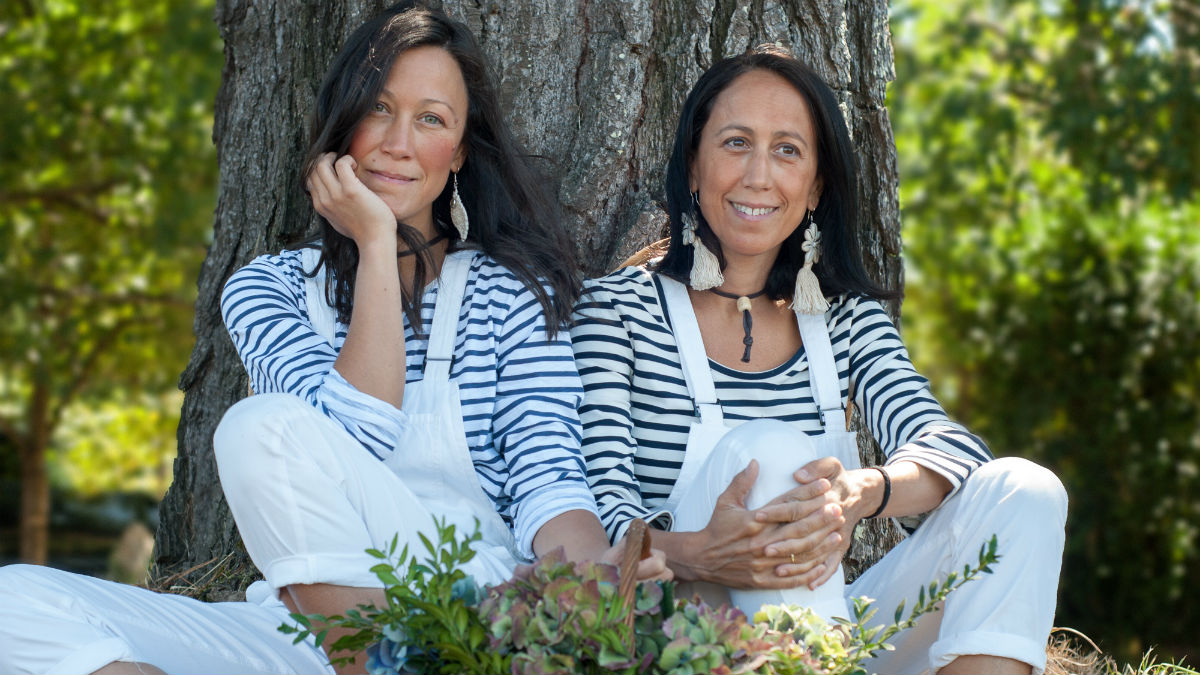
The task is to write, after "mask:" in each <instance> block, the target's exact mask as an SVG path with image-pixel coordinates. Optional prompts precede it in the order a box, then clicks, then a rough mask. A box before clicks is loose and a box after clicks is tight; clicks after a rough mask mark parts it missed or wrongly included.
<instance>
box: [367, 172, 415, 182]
mask: <svg viewBox="0 0 1200 675" xmlns="http://www.w3.org/2000/svg"><path fill="white" fill-rule="evenodd" d="M370 174H371V175H372V176H375V177H376V178H378V179H380V180H382V181H386V182H388V183H400V184H403V183H411V182H413V181H414V180H416V179H415V178H409V177H407V176H398V175H395V174H390V173H384V172H382V171H371V172H370Z"/></svg>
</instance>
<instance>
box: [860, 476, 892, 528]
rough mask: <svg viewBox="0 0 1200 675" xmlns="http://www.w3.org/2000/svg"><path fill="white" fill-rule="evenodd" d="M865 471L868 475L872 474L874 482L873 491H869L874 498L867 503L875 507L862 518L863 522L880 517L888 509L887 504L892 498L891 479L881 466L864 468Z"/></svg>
mask: <svg viewBox="0 0 1200 675" xmlns="http://www.w3.org/2000/svg"><path fill="white" fill-rule="evenodd" d="M865 471H867V472H868V473H870V474H874V476H873V478H874V480H873V481H872V483H873V485H874V489H873V490H871V493H872V495H874V497H873V499H870V500H868V501H867V503H868V504H874V505H875V507H874V508H873V509H871V511H870V513H868V514H866V515H864V516H863V517H862V518H863V519H864V520H865V519H869V518H878V517H879V516H880V515H882V514H883V512H884V510H885V509H887V507H888V502H889V501H891V498H892V479H891V476H890V475H889V474H888V472H887V470H886V469H884V468H883V467H881V466H872V467H868V468H866V469H865Z"/></svg>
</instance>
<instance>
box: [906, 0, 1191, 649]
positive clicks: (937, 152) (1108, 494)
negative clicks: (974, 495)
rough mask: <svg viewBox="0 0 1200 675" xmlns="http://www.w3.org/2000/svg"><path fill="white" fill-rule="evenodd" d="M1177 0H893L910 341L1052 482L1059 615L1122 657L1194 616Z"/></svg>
mask: <svg viewBox="0 0 1200 675" xmlns="http://www.w3.org/2000/svg"><path fill="white" fill-rule="evenodd" d="M1181 7H1182V3H1171V4H1166V3H1150V2H1147V3H1137V4H1133V3H1117V2H1109V3H1101V2H1080V3H1057V2H1051V3H1046V2H1037V1H1035V0H990V1H989V2H983V3H980V2H968V1H965V0H953V1H944V0H938V1H937V2H934V1H932V0H906V1H905V2H901V3H897V4H896V6H895V10H894V14H893V30H894V33H895V34H896V40H895V45H896V65H897V78H896V86H895V87H894V89H893V90H892V91H891V93H890V96H889V107H890V108H891V111H892V113H893V120H894V123H895V129H896V143H897V150H898V154H899V157H900V166H901V175H902V177H903V180H902V182H901V202H902V205H903V212H904V226H905V229H904V238H905V242H906V245H907V247H908V251H907V253H908V261H909V265H910V266H909V272H910V273H909V277H908V284H907V292H908V297H907V301H906V305H905V325H906V335H907V337H908V341H909V344H910V346H911V348H912V351H913V358H914V360H915V361H916V362H917V364H918V367H919V368H921V369H922V370H923V371H925V372H926V373H927V374H928V375H929V377H930V379H931V381H932V382H933V385H934V387H935V389H936V390H937V393H938V395H939V397H940V398H941V399H942V400H943V402H944V403H945V404H946V406H947V408H948V409H950V411H951V413H952V414H954V415H955V416H957V417H958V418H960V419H961V420H962V421H963V422H964V423H966V424H967V425H968V426H969V427H971V428H972V429H973V430H974V431H976V432H978V433H980V434H982V435H983V436H984V437H985V438H986V439H987V440H988V441H989V443H990V445H991V446H992V449H993V451H995V452H996V454H998V455H1007V454H1020V455H1023V456H1027V457H1030V458H1032V459H1035V460H1037V461H1039V462H1041V463H1043V464H1046V465H1047V466H1049V467H1051V468H1052V469H1054V470H1055V471H1056V472H1057V473H1058V475H1059V476H1060V478H1062V480H1063V482H1064V483H1065V484H1066V486H1067V490H1068V493H1069V495H1070V498H1071V514H1070V517H1069V520H1068V541H1067V553H1066V560H1065V562H1064V567H1063V584H1062V589H1061V600H1060V603H1059V612H1058V618H1057V621H1058V622H1059V623H1060V624H1066V625H1071V626H1073V627H1077V628H1080V629H1082V630H1084V632H1086V633H1088V634H1089V635H1092V636H1093V637H1097V638H1099V639H1100V640H1101V641H1102V642H1103V643H1104V644H1105V646H1106V648H1107V649H1108V650H1110V651H1116V652H1117V653H1118V654H1119V655H1120V656H1121V657H1122V658H1126V659H1127V658H1130V657H1131V656H1133V655H1135V654H1136V653H1138V652H1140V651H1141V649H1142V648H1143V646H1144V645H1146V644H1152V643H1156V642H1157V643H1166V644H1167V645H1170V646H1177V647H1178V646H1183V645H1188V644H1191V643H1193V642H1194V636H1195V634H1196V632H1197V630H1198V628H1200V627H1198V626H1197V625H1196V624H1195V622H1194V619H1193V620H1190V621H1189V620H1187V619H1184V618H1183V617H1188V616H1194V615H1193V614H1192V613H1191V612H1190V598H1189V589H1192V588H1194V586H1195V582H1194V579H1195V578H1197V576H1200V551H1198V550H1197V544H1198V542H1197V535H1198V534H1200V526H1198V525H1197V522H1198V516H1200V384H1198V383H1200V227H1197V223H1198V222H1200V203H1197V201H1196V195H1195V192H1194V191H1195V189H1196V187H1197V185H1198V184H1197V182H1196V181H1195V179H1194V176H1195V174H1196V171H1197V170H1198V169H1200V136H1197V135H1196V134H1194V133H1192V132H1191V131H1190V129H1194V128H1197V124H1196V122H1195V116H1196V115H1197V114H1200V105H1198V103H1200V77H1198V75H1200V56H1198V54H1197V49H1198V43H1197V41H1196V40H1194V39H1193V40H1184V39H1183V38H1185V37H1186V36H1189V35H1193V36H1194V35H1195V32H1196V29H1197V28H1200V26H1197V25H1196V22H1195V18H1194V17H1191V18H1188V16H1187V13H1186V12H1182V11H1180V10H1181ZM1185 130H1187V131H1186V133H1185ZM1131 617H1137V620H1136V621H1131ZM1181 619H1182V620H1181Z"/></svg>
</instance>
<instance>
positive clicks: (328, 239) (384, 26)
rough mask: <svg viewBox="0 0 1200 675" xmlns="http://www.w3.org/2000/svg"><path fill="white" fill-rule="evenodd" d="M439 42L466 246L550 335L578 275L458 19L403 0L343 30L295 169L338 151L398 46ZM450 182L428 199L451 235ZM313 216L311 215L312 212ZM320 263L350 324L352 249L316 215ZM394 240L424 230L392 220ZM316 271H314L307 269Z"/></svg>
mask: <svg viewBox="0 0 1200 675" xmlns="http://www.w3.org/2000/svg"><path fill="white" fill-rule="evenodd" d="M422 46H436V47H441V48H442V49H445V50H446V51H447V52H448V53H449V54H450V55H451V56H452V57H454V60H455V61H456V62H457V63H458V67H459V69H461V70H462V75H463V80H464V81H465V82H466V85H467V99H468V110H467V122H466V128H465V130H464V133H463V141H462V142H463V144H464V145H465V147H466V149H467V155H466V161H465V162H464V163H463V166H462V168H461V169H460V170H459V171H458V190H459V196H460V198H461V199H462V201H463V204H464V206H466V209H467V213H468V214H469V216H470V221H471V227H470V234H469V235H468V237H467V242H466V246H468V247H477V248H479V249H481V250H482V251H483V252H484V253H486V254H487V255H489V256H491V257H492V258H493V259H495V260H496V261H497V262H499V263H500V264H502V265H504V266H505V267H507V268H508V269H509V270H510V271H512V273H513V274H515V275H516V276H517V278H518V279H520V280H521V282H522V283H523V284H525V286H526V287H528V288H529V290H530V291H531V292H532V293H533V294H534V295H535V296H536V297H537V299H538V301H539V302H540V303H541V305H542V308H543V310H544V311H545V313H546V317H547V318H546V329H547V331H548V332H549V333H550V335H551V336H552V337H553V336H554V335H555V334H556V333H557V330H558V329H559V328H560V327H561V326H562V325H564V324H565V322H566V321H567V320H568V319H569V317H570V313H571V307H572V305H574V303H575V301H576V300H577V299H578V297H579V283H580V275H579V272H578V263H577V261H576V260H575V249H574V247H573V246H572V244H571V242H570V239H569V238H568V237H567V233H566V231H565V229H564V228H563V227H562V223H561V219H560V218H559V213H558V207H557V202H556V201H555V199H554V198H553V197H552V196H551V194H550V192H549V191H548V189H547V187H546V185H547V181H546V180H545V179H544V178H543V177H542V176H540V175H539V174H538V172H537V171H535V170H534V168H533V167H532V166H531V165H530V163H529V162H528V160H527V159H526V155H525V154H524V153H523V152H521V151H520V149H519V147H518V145H517V142H516V139H515V138H514V137H513V134H512V132H511V131H510V130H509V128H508V124H507V123H506V122H505V120H504V116H503V115H502V114H501V112H500V104H499V100H498V97H497V96H496V87H495V85H494V78H493V77H492V75H491V72H490V70H489V68H488V65H487V62H486V60H485V59H484V56H483V52H482V50H480V48H479V44H478V43H477V42H476V41H475V37H474V36H473V35H471V32H470V31H469V30H468V29H467V27H466V26H464V25H463V24H461V23H459V22H457V21H454V20H453V19H451V18H450V17H448V16H447V15H446V14H445V13H443V12H442V11H440V10H437V9H432V8H429V7H425V6H423V5H421V4H420V3H414V2H402V3H400V4H397V5H394V6H392V7H390V8H389V9H387V10H385V11H384V12H383V13H382V14H380V15H379V16H376V17H375V18H373V19H371V20H369V21H367V22H366V23H364V24H363V25H362V26H360V27H359V28H358V30H356V31H354V33H353V34H352V35H351V36H350V38H349V39H348V40H347V41H346V44H345V45H344V46H343V47H342V50H341V51H340V52H339V53H338V55H337V57H336V58H335V59H334V61H333V64H332V65H331V66H330V67H329V72H328V73H327V74H326V75H325V80H324V81H323V82H322V83H321V89H320V92H319V93H318V94H317V100H316V105H315V108H314V111H313V116H312V128H311V132H310V135H309V139H310V145H309V148H308V154H307V155H306V157H305V161H304V167H303V169H302V173H301V178H302V180H301V184H303V183H304V181H303V178H304V177H306V176H308V173H309V172H310V171H311V170H312V168H313V166H314V165H315V164H316V162H317V159H318V158H319V157H320V155H321V154H322V153H326V152H335V153H337V154H338V155H339V156H340V155H344V154H346V152H347V151H348V150H349V148H350V141H351V139H352V138H353V136H354V131H355V129H356V128H357V127H358V124H359V122H361V121H362V119H363V118H364V117H366V116H367V114H368V113H369V112H370V110H371V108H372V106H373V105H374V104H375V101H376V100H377V99H378V97H379V94H380V92H381V91H382V90H383V86H384V83H385V82H386V80H387V77H388V74H389V72H390V71H391V67H392V63H393V62H394V61H395V59H396V57H397V56H398V55H400V54H401V53H403V52H405V51H407V50H409V49H413V48H414V47H422ZM451 191H452V186H451V181H447V182H446V187H445V189H443V190H442V193H441V194H440V195H439V196H438V197H437V199H435V200H434V202H433V219H434V227H435V228H436V229H437V230H438V232H439V233H440V234H445V235H446V236H447V237H448V238H450V240H451V241H457V239H458V235H457V233H456V232H455V230H454V228H453V227H452V226H451V225H450V222H451V221H450V195H451ZM318 217H319V216H318ZM319 219H320V221H321V262H320V264H318V269H320V265H321V264H324V265H327V266H328V268H327V272H328V273H327V275H326V282H325V295H326V298H327V300H328V302H329V304H330V305H331V306H332V307H334V308H335V309H336V310H337V314H338V319H339V320H340V321H342V322H343V323H349V322H350V315H351V313H352V311H353V299H354V270H355V269H356V268H357V266H358V249H357V247H356V246H355V244H354V241H353V240H351V239H350V238H348V237H346V236H344V235H342V234H339V233H338V232H337V231H336V230H334V229H333V226H332V225H330V224H329V222H328V221H327V220H325V218H323V217H319ZM397 233H398V235H399V237H400V239H401V240H402V241H403V242H404V243H405V244H406V245H407V246H408V247H409V248H410V249H411V250H414V251H415V250H419V249H421V247H422V245H423V244H424V243H425V242H424V237H423V236H422V235H421V233H420V232H419V231H418V230H417V229H416V228H413V227H410V226H408V225H406V224H404V223H397ZM415 258H416V266H415V267H416V274H415V278H414V280H413V289H414V292H415V293H417V294H419V293H420V292H421V289H422V288H424V286H425V282H426V277H427V275H428V273H429V270H430V269H431V268H432V267H433V259H432V257H431V256H430V254H429V252H428V249H426V250H424V251H423V252H422V253H420V254H418V255H416V256H415ZM314 272H315V270H314ZM404 312H405V315H406V316H407V317H408V320H409V324H410V325H411V326H412V327H413V330H414V331H417V332H418V333H419V332H420V330H421V315H420V307H419V302H418V301H415V300H414V298H411V297H409V296H408V293H407V292H406V293H405V295H404Z"/></svg>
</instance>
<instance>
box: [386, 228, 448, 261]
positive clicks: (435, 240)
mask: <svg viewBox="0 0 1200 675" xmlns="http://www.w3.org/2000/svg"><path fill="white" fill-rule="evenodd" d="M443 241H446V235H445V234H444V233H443V234H439V235H438V236H436V237H434V238H433V239H430V240H429V241H427V242H425V243H424V244H421V246H420V247H418V248H410V249H409V250H407V251H396V257H397V258H403V257H404V256H406V255H413V254H415V253H420V252H421V251H428V250H429V249H430V248H431V247H433V246H434V245H435V244H440V243H441V242H443Z"/></svg>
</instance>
